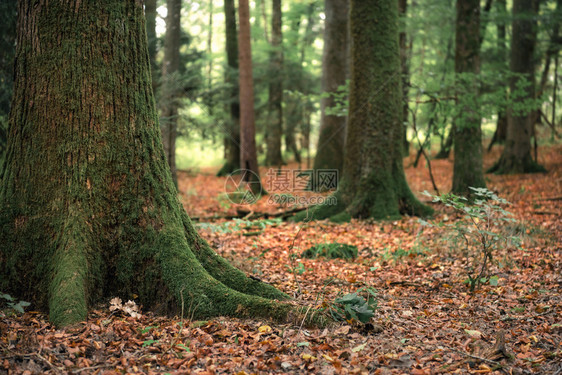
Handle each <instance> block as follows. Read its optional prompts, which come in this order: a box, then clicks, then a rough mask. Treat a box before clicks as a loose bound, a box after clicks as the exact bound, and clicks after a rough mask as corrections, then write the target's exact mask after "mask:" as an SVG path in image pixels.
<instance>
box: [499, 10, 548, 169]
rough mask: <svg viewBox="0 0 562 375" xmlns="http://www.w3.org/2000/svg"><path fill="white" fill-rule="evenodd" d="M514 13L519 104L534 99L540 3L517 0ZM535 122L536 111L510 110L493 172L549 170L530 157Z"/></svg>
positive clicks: (515, 84)
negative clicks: (499, 153) (503, 143)
mask: <svg viewBox="0 0 562 375" xmlns="http://www.w3.org/2000/svg"><path fill="white" fill-rule="evenodd" d="M512 12H513V22H512V26H511V29H512V32H511V33H512V36H511V57H510V70H511V72H512V73H515V75H513V76H512V77H511V81H510V91H511V93H514V92H516V91H517V89H518V87H519V86H520V85H521V83H522V82H525V84H524V85H523V86H524V88H523V90H524V95H520V96H519V97H517V98H512V101H514V102H515V104H517V103H521V102H524V101H526V100H529V99H533V98H534V97H535V63H534V53H535V44H536V39H537V21H536V16H537V12H538V0H514V2H513V8H512ZM534 120H535V112H534V111H526V112H523V113H521V112H519V113H518V112H514V111H513V109H508V121H507V135H506V140H505V147H504V149H503V153H502V155H501V156H500V159H499V160H498V162H497V163H496V164H495V165H494V166H493V167H492V168H491V169H490V172H495V173H499V174H507V173H532V172H545V171H546V170H545V169H544V167H543V166H541V165H539V164H537V163H536V162H535V161H534V160H533V158H532V157H531V137H532V136H533V133H534V132H533V128H534Z"/></svg>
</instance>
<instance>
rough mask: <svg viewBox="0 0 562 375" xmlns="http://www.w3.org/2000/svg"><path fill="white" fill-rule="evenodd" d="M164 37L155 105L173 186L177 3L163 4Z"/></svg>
mask: <svg viewBox="0 0 562 375" xmlns="http://www.w3.org/2000/svg"><path fill="white" fill-rule="evenodd" d="M166 7H167V9H168V13H167V16H166V37H165V39H164V60H163V61H162V95H161V100H160V102H159V105H160V108H161V111H160V114H161V117H160V121H161V124H160V125H161V128H162V141H163V143H164V152H165V153H166V160H168V165H169V166H170V170H171V172H172V179H173V180H174V183H175V184H176V185H177V182H178V176H177V170H176V138H177V134H178V108H179V102H178V100H179V96H180V94H181V85H180V79H179V72H178V71H179V67H180V46H181V23H180V21H181V0H167V1H166Z"/></svg>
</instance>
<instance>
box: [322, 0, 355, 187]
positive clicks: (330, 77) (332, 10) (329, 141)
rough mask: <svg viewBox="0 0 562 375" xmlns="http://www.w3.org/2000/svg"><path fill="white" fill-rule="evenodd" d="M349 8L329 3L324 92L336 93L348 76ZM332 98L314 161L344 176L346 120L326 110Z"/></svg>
mask: <svg viewBox="0 0 562 375" xmlns="http://www.w3.org/2000/svg"><path fill="white" fill-rule="evenodd" d="M348 9H349V0H326V1H325V11H324V13H325V14H326V20H325V21H324V22H325V26H324V52H323V57H322V92H323V93H326V94H330V93H335V92H336V91H337V89H338V87H339V86H342V85H344V84H345V81H346V79H347V77H348V74H347V72H348V60H349V59H348V52H349V49H348V45H349V41H348V37H349V32H348V27H349V26H348V25H349V24H348ZM334 104H335V101H334V99H333V97H332V96H329V97H323V98H322V99H321V102H320V110H321V117H320V133H319V135H318V146H317V147H316V157H315V158H314V169H315V170H318V169H334V170H337V171H338V177H341V173H342V171H343V163H344V161H343V159H344V152H343V151H344V146H345V134H346V122H347V117H343V116H334V115H328V114H327V113H326V108H329V107H332V106H334Z"/></svg>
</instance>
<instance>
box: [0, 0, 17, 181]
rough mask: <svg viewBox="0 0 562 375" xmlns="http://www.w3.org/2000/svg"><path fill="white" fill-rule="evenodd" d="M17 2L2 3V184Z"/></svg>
mask: <svg viewBox="0 0 562 375" xmlns="http://www.w3.org/2000/svg"><path fill="white" fill-rule="evenodd" d="M16 11H17V0H7V1H3V2H1V3H0V35H2V37H1V39H0V50H1V51H2V53H1V54H0V182H1V181H2V169H3V165H4V156H5V153H6V146H7V140H8V115H9V113H10V101H11V99H12V91H13V87H12V86H13V82H14V55H15V52H16V19H17V14H16Z"/></svg>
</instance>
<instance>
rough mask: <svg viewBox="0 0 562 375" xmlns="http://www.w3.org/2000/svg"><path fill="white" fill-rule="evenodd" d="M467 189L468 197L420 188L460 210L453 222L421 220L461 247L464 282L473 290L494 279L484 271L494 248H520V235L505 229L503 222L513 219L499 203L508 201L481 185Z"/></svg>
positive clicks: (493, 253) (435, 199)
mask: <svg viewBox="0 0 562 375" xmlns="http://www.w3.org/2000/svg"><path fill="white" fill-rule="evenodd" d="M470 189H471V190H472V191H473V195H474V198H473V199H472V200H471V201H469V200H468V199H466V198H464V197H460V196H457V195H455V194H445V195H441V196H434V195H431V194H429V193H428V192H424V194H425V195H428V196H430V197H432V198H433V202H441V203H443V204H444V205H445V206H447V207H451V208H453V209H454V210H455V211H457V212H459V213H461V214H463V217H462V218H461V219H460V220H456V221H454V222H453V223H438V224H430V223H428V222H425V221H423V220H422V221H421V222H422V224H424V225H431V226H437V227H439V228H442V229H443V230H444V231H446V232H448V233H451V234H452V236H451V238H450V239H451V241H452V243H453V244H454V246H456V247H458V248H460V249H461V250H462V253H463V255H464V256H465V257H466V259H467V265H466V273H467V277H468V279H467V283H468V284H469V286H470V291H471V292H474V290H475V289H476V288H477V287H478V286H479V285H480V284H483V283H486V282H488V281H489V280H494V278H490V276H489V275H488V273H489V271H488V266H489V264H490V263H492V262H494V256H495V255H496V254H495V252H496V251H497V250H498V249H499V248H510V247H512V248H520V238H519V236H517V235H514V234H513V233H510V232H509V231H506V230H505V227H506V224H508V223H510V224H511V223H514V222H515V221H516V220H515V219H514V218H513V217H512V216H513V215H512V214H511V213H510V212H509V211H506V210H505V209H504V208H503V207H502V206H505V205H508V204H509V202H508V201H506V200H505V199H503V198H500V197H498V196H497V195H496V194H494V193H493V192H491V191H490V190H488V189H485V188H472V187H471V188H470Z"/></svg>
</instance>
